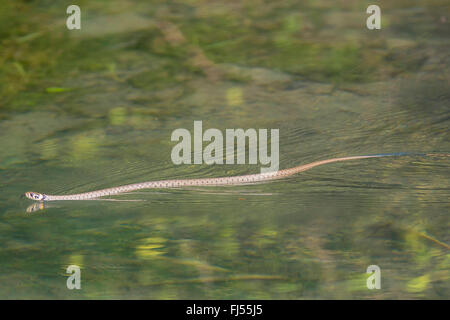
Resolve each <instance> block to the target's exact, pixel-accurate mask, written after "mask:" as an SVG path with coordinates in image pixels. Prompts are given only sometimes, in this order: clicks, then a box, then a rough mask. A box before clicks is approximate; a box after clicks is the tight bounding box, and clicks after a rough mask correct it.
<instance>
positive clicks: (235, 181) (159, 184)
mask: <svg viewBox="0 0 450 320" xmlns="http://www.w3.org/2000/svg"><path fill="white" fill-rule="evenodd" d="M402 155H409V153H385V154H375V155H365V156H352V157H343V158H333V159H327V160H320V161H315V162H312V163H309V164H305V165H300V166H296V167H293V168H288V169H283V170H278V171H274V172H267V173H258V174H249V175H241V176H232V177H219V178H199V179H174V180H160V181H147V182H141V183H134V184H128V185H124V186H118V187H113V188H108V189H102V190H96V191H90V192H85V193H77V194H69V195H47V194H43V193H38V192H27V193H25V196H26V197H27V198H28V199H31V200H35V201H60V200H91V199H97V198H101V197H105V196H111V195H116V194H120V193H124V192H131V191H135V190H140V189H155V188H159V189H166V188H179V187H186V186H223V185H239V184H249V183H254V182H261V181H269V180H275V179H281V178H285V177H288V176H291V175H293V174H296V173H299V172H302V171H306V170H309V169H311V168H314V167H317V166H320V165H323V164H327V163H332V162H338V161H348V160H356V159H366V158H379V157H387V156H402Z"/></svg>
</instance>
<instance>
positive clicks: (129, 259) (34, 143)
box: [0, 0, 450, 299]
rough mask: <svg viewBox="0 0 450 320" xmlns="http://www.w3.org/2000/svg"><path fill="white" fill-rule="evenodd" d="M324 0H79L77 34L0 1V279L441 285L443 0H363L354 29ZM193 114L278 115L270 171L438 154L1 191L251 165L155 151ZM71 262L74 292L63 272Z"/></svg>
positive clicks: (295, 291) (417, 291) (6, 289)
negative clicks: (206, 183) (374, 277)
mask: <svg viewBox="0 0 450 320" xmlns="http://www.w3.org/2000/svg"><path fill="white" fill-rule="evenodd" d="M340 5H342V7H338V6H337V5H336V4H335V3H334V2H333V3H331V2H330V3H328V2H327V1H325V2H324V3H323V4H319V3H315V2H311V3H308V4H296V3H291V2H283V3H280V4H274V3H273V2H269V1H263V0H261V1H257V2H247V1H243V2H242V4H237V3H234V4H229V3H226V2H223V3H222V2H219V3H215V4H212V3H210V2H205V1H197V2H194V1H188V2H186V1H184V2H183V1H179V2H176V3H174V4H172V5H170V6H167V5H166V4H165V3H163V2H159V1H156V2H155V3H154V4H152V5H148V4H145V3H141V2H140V1H126V2H123V1H110V2H108V4H106V3H105V2H104V1H92V2H89V5H88V4H85V5H84V6H82V10H83V9H84V10H89V15H87V16H88V17H87V18H86V19H87V20H86V21H84V22H83V28H86V32H78V33H72V32H70V33H67V32H66V31H65V30H64V29H61V30H59V29H58V28H57V27H55V25H56V26H58V23H57V22H56V21H59V20H61V15H60V13H61V12H65V8H63V10H61V8H60V6H59V5H58V4H52V5H50V4H46V6H47V7H46V8H45V13H44V12H42V10H43V9H42V8H41V9H40V10H37V9H36V8H37V7H38V5H37V4H34V3H29V2H26V1H23V2H22V1H16V2H11V3H6V4H5V3H2V4H0V9H3V10H0V11H1V12H4V13H2V14H4V15H5V17H6V18H7V19H0V20H1V22H0V23H1V24H2V25H1V27H0V30H2V31H0V34H1V39H2V40H1V41H4V42H2V43H4V44H5V45H3V46H2V49H0V59H1V60H0V61H1V62H2V63H0V77H1V81H2V83H4V84H5V85H4V86H2V87H0V95H1V96H2V97H3V98H2V99H1V101H0V148H1V150H2V151H1V152H0V177H1V183H0V203H1V205H2V207H1V210H0V243H1V245H0V297H1V298H64V299H93V298H101V299H106V298H152V299H191V298H206V299H212V298H215V299H233V298H234V299H255V298H260V299H303V298H313V299H323V298H333V299H336V298H377V299H383V298H384V299H398V298H437V299H446V298H448V297H449V289H450V288H449V286H448V279H449V274H448V272H449V261H448V252H449V251H448V250H449V246H448V245H449V244H450V238H449V234H448V229H449V223H448V208H449V202H448V198H449V184H448V181H449V161H448V159H449V158H448V156H447V154H448V152H449V151H450V143H449V139H448V126H449V112H450V109H449V105H450V92H449V90H448V86H445V83H448V74H450V73H449V72H448V66H449V65H450V64H449V55H448V50H447V49H448V48H447V47H448V43H449V42H448V34H449V33H448V32H447V31H448V23H444V22H442V21H444V20H443V19H442V17H441V15H442V12H444V11H443V10H442V7H443V6H444V1H435V2H433V4H427V5H424V6H421V7H420V8H416V10H410V8H409V7H410V3H409V2H407V1H396V2H395V3H393V4H383V7H382V12H383V19H382V21H385V22H382V23H386V25H385V26H382V32H378V33H376V34H375V33H371V32H369V31H368V30H367V29H364V28H360V26H361V25H362V26H364V25H365V5H366V4H365V3H362V2H361V1H349V2H348V3H347V2H346V3H345V4H340ZM16 10H25V11H24V12H25V13H24V15H23V17H22V16H17V15H16V14H15V12H16ZM30 12H33V15H31V13H30ZM361 17H362V19H363V20H362V22H361V23H360V21H359V20H360V19H361ZM3 30H6V31H3ZM82 30H83V29H82ZM56 48H57V49H56ZM194 120H202V121H203V124H204V127H205V128H217V129H219V130H225V129H226V128H244V129H246V128H276V129H280V169H284V168H289V167H293V166H296V165H300V164H306V163H309V162H312V161H316V160H321V159H328V158H333V157H337V156H351V155H363V154H375V153H389V152H435V153H438V152H441V153H443V154H441V155H434V156H429V157H416V156H410V157H401V158H376V159H363V160H355V161H349V162H343V163H333V164H329V165H324V166H320V167H317V168H314V169H312V170H310V171H306V172H303V173H301V174H298V175H295V176H292V177H289V178H287V179H283V180H279V181H272V182H269V183H263V184H253V185H245V186H224V187H211V188H183V189H172V190H142V191H140V192H135V193H130V194H125V195H120V196H115V197H113V198H114V199H113V200H114V201H109V200H108V201H107V200H95V201H67V202H66V201H64V202H55V203H46V204H40V203H31V202H30V201H28V200H26V199H23V198H21V195H22V194H23V193H24V192H26V191H30V190H34V191H38V192H43V193H48V194H71V193H79V192H86V191H91V190H97V189H101V188H107V187H112V186H118V185H124V184H128V183H135V182H139V181H148V180H163V179H172V178H200V177H220V176H232V175H240V174H247V173H257V172H259V169H260V168H259V167H260V166H259V165H253V166H252V165H214V166H208V165H181V166H175V165H173V164H172V162H171V159H170V153H171V149H172V148H173V146H174V145H175V143H174V142H171V141H170V136H171V133H172V132H173V130H175V129H177V128H191V127H192V124H193V121H194ZM71 264H75V265H78V266H80V267H81V272H82V280H81V281H82V282H81V285H82V289H81V290H68V289H67V288H66V286H65V284H66V279H67V276H68V274H66V272H65V271H66V268H67V266H69V265H71ZM369 265H378V266H379V267H380V268H381V274H382V280H381V282H382V289H381V290H368V289H367V287H366V279H367V276H368V275H367V274H366V269H367V267H368V266H369Z"/></svg>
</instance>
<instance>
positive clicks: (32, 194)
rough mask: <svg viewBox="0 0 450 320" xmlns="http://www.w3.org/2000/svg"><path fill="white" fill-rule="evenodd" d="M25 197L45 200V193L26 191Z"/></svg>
mask: <svg viewBox="0 0 450 320" xmlns="http://www.w3.org/2000/svg"><path fill="white" fill-rule="evenodd" d="M25 197H27V198H28V199H31V200H34V201H44V200H45V198H46V197H45V194H42V193H37V192H26V193H25Z"/></svg>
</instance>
